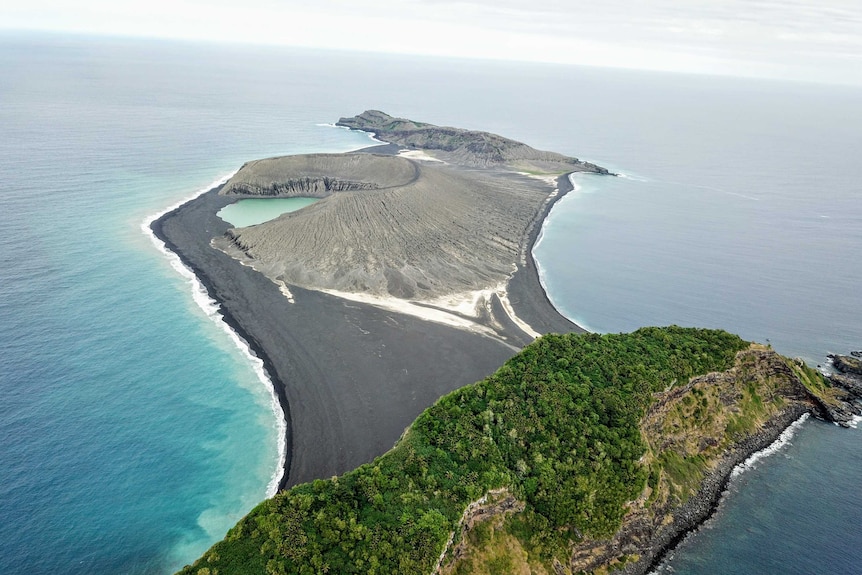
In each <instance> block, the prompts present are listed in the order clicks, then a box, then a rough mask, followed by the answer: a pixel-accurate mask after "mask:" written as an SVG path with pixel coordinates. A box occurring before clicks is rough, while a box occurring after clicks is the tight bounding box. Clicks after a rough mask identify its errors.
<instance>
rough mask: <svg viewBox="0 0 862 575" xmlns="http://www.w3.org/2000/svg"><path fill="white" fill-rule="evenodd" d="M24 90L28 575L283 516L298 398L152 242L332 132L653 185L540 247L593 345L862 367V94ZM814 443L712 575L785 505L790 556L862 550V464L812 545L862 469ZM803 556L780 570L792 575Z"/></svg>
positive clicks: (363, 60)
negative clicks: (675, 338) (653, 344)
mask: <svg viewBox="0 0 862 575" xmlns="http://www.w3.org/2000/svg"><path fill="white" fill-rule="evenodd" d="M0 74H2V77H3V78H4V82H3V83H0V99H2V102H3V105H2V106H0V135H2V136H3V137H2V138H0V158H2V161H0V269H2V270H3V271H2V276H0V277H2V281H0V325H2V326H3V327H4V329H3V330H0V350H2V354H0V365H2V369H0V394H2V401H0V434H2V437H4V438H6V439H5V440H4V441H3V442H2V443H0V461H2V466H0V517H3V518H4V521H3V522H2V523H0V572H2V573H13V574H18V573H22V574H23V573H28V574H29V573H82V572H86V573H159V572H170V571H171V570H173V569H175V568H176V567H178V566H181V565H182V564H184V563H186V562H189V561H191V560H193V559H194V558H195V557H196V556H197V555H198V554H199V553H200V552H201V551H202V550H203V549H205V548H206V547H207V546H208V545H209V544H211V543H212V542H213V541H215V540H217V539H220V538H221V537H222V536H223V535H224V532H225V530H226V529H227V528H228V527H229V526H230V525H232V524H233V523H234V522H235V521H236V520H237V519H238V518H239V517H241V516H242V515H244V514H245V513H246V512H247V511H248V510H249V509H251V507H252V506H253V505H254V504H255V503H256V502H257V501H258V500H259V499H261V498H262V497H263V496H264V495H265V493H266V490H267V486H268V485H269V484H270V482H271V481H272V479H273V473H274V472H275V469H276V467H277V460H278V432H277V425H276V418H275V417H274V416H273V414H272V406H271V399H270V395H269V392H268V390H267V389H266V387H265V386H264V385H263V384H262V383H261V381H260V380H259V376H258V374H257V373H256V371H255V368H254V365H253V363H252V362H250V361H249V360H248V358H247V357H246V356H245V355H244V353H243V352H242V351H241V350H240V349H239V348H238V347H237V345H236V343H235V342H234V341H233V340H232V339H231V337H230V336H229V335H228V334H227V333H226V332H225V331H224V330H223V329H222V327H221V326H220V325H219V324H218V323H217V322H214V321H213V320H212V317H211V313H212V309H211V307H209V306H207V304H206V302H201V303H202V304H203V305H199V303H198V302H197V301H196V300H195V297H194V296H193V293H194V292H193V286H192V285H191V284H190V283H189V280H188V279H186V278H184V277H183V276H182V275H181V274H179V273H177V271H176V269H174V267H172V265H171V262H170V260H169V259H168V258H166V257H165V256H164V255H163V254H162V253H160V252H159V251H158V250H157V249H156V247H155V246H154V244H153V243H152V241H151V239H150V238H149V237H148V236H147V235H146V234H144V233H142V231H141V223H142V222H143V221H144V220H145V219H146V218H147V217H149V216H152V215H153V214H155V213H158V212H159V211H161V210H163V209H165V208H167V207H168V206H170V205H173V204H175V203H177V202H178V201H180V200H182V199H184V198H188V197H190V196H191V195H192V194H194V193H195V192H196V191H198V190H201V189H204V188H206V187H208V185H210V184H211V182H212V181H213V180H214V179H216V178H217V177H222V176H225V175H227V174H228V173H230V172H232V171H234V170H236V169H237V168H238V167H239V166H240V165H242V163H243V162H245V161H247V160H250V159H255V158H260V157H266V156H272V155H279V154H289V153H304V152H322V151H344V150H348V149H353V148H357V147H362V146H365V145H368V143H369V139H368V138H367V136H364V135H362V134H355V133H350V132H347V131H344V130H337V129H333V128H331V127H327V126H323V125H319V124H326V123H330V122H332V121H334V120H336V119H337V118H338V117H340V116H343V115H352V114H355V113H358V112H360V111H362V110H364V109H366V108H378V109H383V110H385V111H388V112H389V113H392V114H395V115H401V116H407V117H413V118H416V119H419V120H424V121H430V122H435V123H439V124H445V125H457V126H463V127H467V128H476V129H484V130H490V131H493V132H497V133H501V134H504V135H506V136H510V137H514V138H517V139H520V140H523V141H526V142H528V143H530V144H532V145H534V146H536V147H539V148H543V149H550V150H556V151H560V152H564V153H569V154H575V155H580V156H581V157H583V158H584V159H588V160H592V161H596V162H598V163H601V164H603V165H606V166H607V167H609V168H611V169H614V170H615V171H621V172H624V173H626V174H629V175H630V176H631V179H625V178H622V179H583V180H579V185H580V187H581V190H580V191H579V192H576V193H572V194H570V195H569V196H567V197H566V198H565V199H564V200H563V201H561V202H560V203H559V204H558V205H557V206H556V207H555V209H554V211H553V214H552V216H551V218H550V219H549V221H548V224H547V227H546V229H545V232H546V233H545V237H544V239H543V241H542V243H541V245H540V246H539V248H537V250H536V254H537V256H538V258H539V261H540V264H541V265H542V269H543V271H544V276H545V282H546V285H547V286H548V288H549V293H550V296H551V297H552V299H553V300H554V302H555V303H556V304H557V305H558V306H559V307H560V308H561V309H563V310H564V311H565V312H566V313H567V314H570V315H571V316H572V317H574V318H575V319H577V320H579V321H583V322H584V323H586V324H587V325H588V326H590V327H593V328H595V329H599V330H603V331H622V330H628V329H633V328H635V327H638V326H640V325H645V324H656V323H659V324H661V323H680V324H685V325H692V324H701V325H707V326H719V327H724V328H726V329H728V330H731V331H737V332H739V333H741V334H742V335H743V336H745V337H749V338H753V339H754V338H756V339H761V340H764V339H767V338H768V339H770V341H771V342H772V343H773V344H774V345H775V346H776V348H777V349H778V350H779V351H781V352H783V353H788V354H791V355H802V356H804V357H805V358H806V359H809V360H810V361H814V362H816V361H820V360H822V356H823V354H824V353H825V352H826V351H844V350H847V349H859V348H862V330H860V327H859V322H858V319H859V315H858V310H859V309H860V301H859V297H860V296H859V291H858V290H857V289H856V286H858V285H860V283H862V278H860V276H859V273H860V272H859V270H858V269H857V268H854V267H852V266H850V267H847V266H844V265H842V264H843V263H845V262H846V261H848V260H852V258H853V257H854V254H858V253H860V251H862V219H860V218H862V216H860V212H859V207H858V201H856V200H857V198H856V194H855V190H856V187H857V186H858V182H859V181H862V173H860V171H859V170H860V169H862V167H860V165H859V164H858V163H856V162H855V160H854V158H853V157H852V156H850V155H849V151H850V150H856V149H860V146H859V144H860V142H859V138H860V134H862V127H860V126H859V125H858V122H857V121H856V120H854V118H856V117H857V115H856V114H855V103H856V102H858V101H859V95H860V94H859V93H858V91H853V90H852V89H838V88H829V87H822V86H805V85H794V84H779V83H766V82H755V81H739V80H728V79H720V78H693V77H687V76H673V75H662V74H647V73H637V72H623V71H603V70H596V69H580V68H562V67H555V66H540V65H518V64H502V63H487V62H484V63H475V62H459V61H451V60H436V59H422V58H402V57H397V56H393V57H382V56H370V55H366V54H355V55H344V54H339V53H334V52H331V53H328V52H320V53H316V52H310V51H303V50H280V49H274V48H250V47H246V48H244V47H221V46H217V45H205V44H201V45H194V44H180V43H167V42H148V41H119V40H104V39H101V40H94V39H87V38H74V37H63V36H54V37H51V36H27V35H23V36H22V35H14V36H11V35H6V36H2V37H0ZM263 86H265V87H266V88H265V89H263V88H261V87H263ZM465 93H466V94H471V98H464V94H465ZM854 122H856V123H854ZM746 196H747V197H748V198H746ZM750 198H756V199H754V200H752V199H750ZM823 216H826V217H823ZM809 429H812V430H815V431H813V432H810V433H809V431H808V430H809ZM808 436H812V437H815V438H816V440H815V441H803V438H805V437H808ZM798 437H799V439H798V442H797V440H794V446H793V449H794V450H797V449H798V450H797V451H792V452H791V451H788V453H792V454H793V457H794V458H795V459H794V461H795V462H797V463H798V464H797V463H794V464H793V465H788V464H787V463H786V461H785V459H783V457H784V456H781V455H779V456H774V457H773V458H772V459H771V460H769V461H770V463H765V464H764V465H763V466H762V467H761V468H759V469H758V470H757V471H755V472H752V473H750V474H746V476H745V477H746V478H745V483H744V484H743V485H742V486H741V487H740V489H739V493H740V494H745V493H749V492H750V493H753V494H756V495H755V496H754V499H753V500H747V499H744V498H737V497H735V496H734V497H731V498H730V500H729V502H728V504H727V506H726V507H725V510H724V511H722V513H720V514H719V517H718V518H717V521H716V522H715V524H714V525H713V526H712V527H711V528H710V530H709V532H705V533H706V537H699V538H694V539H693V541H694V543H693V544H692V545H690V546H689V547H687V548H686V551H684V552H682V553H680V554H679V555H678V557H682V556H685V557H688V558H691V559H692V560H693V561H695V563H693V564H692V565H693V566H691V567H685V569H688V571H685V572H687V573H709V572H712V571H713V570H716V572H717V570H718V569H719V567H718V566H719V565H721V564H723V563H722V562H724V563H727V561H729V559H728V557H730V558H731V559H732V560H736V559H734V558H736V557H740V558H743V557H745V556H753V557H755V558H756V557H759V556H760V555H761V552H760V549H761V547H762V543H761V542H759V541H758V540H757V539H754V538H752V539H751V541H750V544H747V543H746V542H747V541H748V539H746V538H743V539H742V540H741V541H740V542H739V543H740V544H741V545H742V546H743V548H745V549H744V550H740V551H733V552H732V553H731V552H729V553H731V554H730V555H728V554H727V553H725V554H724V555H723V556H721V557H716V556H714V555H711V553H712V551H710V550H709V549H707V548H706V547H703V546H701V545H700V544H699V543H697V541H701V540H702V541H707V542H709V543H710V548H711V549H713V550H715V549H718V550H719V552H721V550H723V549H731V546H730V544H729V541H730V539H728V538H729V537H730V538H732V537H733V536H734V534H735V533H737V532H738V531H739V526H740V525H742V524H743V523H744V522H745V521H746V519H745V518H746V517H749V516H751V515H752V514H754V513H755V510H759V509H760V508H761V507H762V505H761V504H760V501H761V500H762V498H763V497H764V496H763V494H762V493H763V492H762V491H759V490H764V489H765V490H767V491H769V492H770V493H771V495H772V496H773V497H775V500H770V501H778V500H781V501H783V503H782V504H781V505H779V504H778V503H774V504H773V503H770V504H769V506H770V507H772V506H773V505H774V507H775V508H776V509H781V510H782V511H781V514H780V515H776V516H774V517H770V516H768V515H766V516H764V517H765V519H764V520H763V521H762V523H761V524H760V525H759V526H758V527H757V528H756V529H758V530H760V531H762V533H763V534H764V536H765V537H768V538H771V539H772V540H773V541H775V542H779V543H780V542H782V541H786V540H789V536H790V535H794V536H796V535H799V536H800V537H801V540H802V541H807V542H809V545H808V549H807V553H808V554H809V555H817V556H821V557H823V558H824V561H825V562H828V561H839V562H840V559H839V558H836V556H835V554H836V553H838V551H837V550H836V549H835V548H834V547H833V546H832V545H831V544H829V543H828V542H827V541H826V539H824V538H822V537H820V535H819V533H820V531H824V532H826V533H827V534H831V535H833V536H835V537H840V538H842V540H843V541H844V544H845V545H846V546H848V547H852V548H855V549H859V548H862V532H860V529H859V527H858V525H860V524H862V515H860V513H859V511H858V510H857V509H856V508H855V507H853V506H852V505H845V504H844V503H843V502H844V500H845V499H846V494H847V493H855V492H858V489H859V486H860V485H862V477H860V476H859V475H858V469H860V468H862V466H858V465H856V466H853V465H852V464H851V465H849V467H847V468H846V469H845V470H844V472H841V473H835V474H830V476H829V477H830V480H831V482H830V483H828V484H827V486H824V487H818V489H822V498H823V499H822V500H821V504H822V506H823V508H824V509H832V510H834V512H830V515H831V516H834V517H840V518H841V520H840V521H837V522H830V521H827V519H825V518H821V517H818V518H817V519H816V520H812V521H811V522H809V523H804V522H803V525H802V526H799V525H798V524H792V526H790V525H791V524H789V523H788V522H786V521H785V520H784V518H785V517H786V516H788V515H794V514H796V515H798V516H800V517H804V516H805V514H806V513H808V512H809V511H808V509H807V508H806V507H805V506H803V505H802V504H797V503H798V502H794V501H795V498H796V497H797V492H796V491H795V486H796V485H811V483H810V481H811V480H813V479H816V478H817V477H818V476H819V475H821V470H822V469H844V468H842V467H841V465H840V464H843V463H844V460H845V459H846V460H848V461H849V462H850V463H852V461H854V460H853V459H852V457H851V456H849V455H848V454H852V453H854V451H853V450H854V449H856V448H858V445H859V442H858V432H856V431H850V432H844V431H840V430H837V429H833V428H832V427H827V426H818V424H816V423H808V424H806V426H805V428H804V430H803V432H801V433H800V434H799V436H798ZM771 467H774V468H775V469H776V470H778V471H777V475H774V476H770V475H766V476H764V475H762V474H761V470H762V469H764V470H765V469H769V468H771ZM782 506H783V507H782ZM734 510H737V511H736V512H738V513H739V514H740V515H739V516H740V517H742V519H741V520H740V521H741V522H740V521H736V520H730V522H729V523H728V524H727V525H729V526H730V527H728V530H727V531H722V528H721V527H720V525H721V524H722V523H721V522H722V521H724V519H723V517H726V516H727V517H733V515H732V513H734V512H735V511H734ZM787 529H791V530H792V531H793V533H792V534H788V533H787V531H786V530H787ZM746 545H747V547H746ZM802 547H804V546H802ZM802 547H800V546H797V545H794V546H790V545H788V546H787V547H786V548H783V549H781V550H780V551H781V552H780V553H773V555H775V556H779V557H780V558H781V559H782V560H783V563H782V564H781V565H782V566H783V568H785V570H786V571H787V572H792V568H793V567H792V566H793V565H796V564H797V563H798V562H799V559H798V557H797V556H796V555H795V554H796V553H799V552H800V549H801V548H802ZM851 557H852V554H851ZM674 561H677V559H675V560H674ZM739 561H743V559H739ZM800 564H804V563H800ZM825 564H828V563H825ZM836 564H841V563H836ZM675 565H677V564H676V563H673V564H672V565H671V568H677V567H675ZM678 565H680V567H679V569H680V570H682V569H683V567H682V566H681V565H682V564H678ZM739 565H741V566H745V568H740V569H741V571H747V572H756V571H757V570H758V568H757V565H758V564H757V563H754V564H747V563H739ZM761 566H762V565H761ZM769 568H770V569H772V570H773V571H774V570H776V569H778V568H777V567H775V565H774V564H770V567H769ZM779 570H780V569H779ZM853 570H854V569H852V568H850V567H848V568H847V569H845V570H844V572H849V571H853ZM760 572H763V569H760Z"/></svg>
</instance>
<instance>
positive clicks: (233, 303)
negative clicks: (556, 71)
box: [153, 189, 577, 489]
mask: <svg viewBox="0 0 862 575" xmlns="http://www.w3.org/2000/svg"><path fill="white" fill-rule="evenodd" d="M558 197H559V196H558ZM234 201H236V198H226V197H224V196H219V195H218V189H213V190H210V191H209V192H207V193H205V194H203V195H201V196H199V197H198V198H196V199H194V200H192V201H190V202H188V203H186V204H184V205H182V206H181V207H179V208H177V209H176V210H174V211H172V212H170V213H168V214H166V215H165V216H163V217H162V218H160V219H158V220H156V221H155V222H154V223H153V230H154V232H155V233H156V235H157V236H158V237H159V238H160V239H161V240H162V241H164V242H165V243H166V245H167V247H168V248H169V249H170V250H171V251H174V252H175V253H177V254H178V255H179V256H180V257H181V259H182V260H183V262H184V263H185V264H186V265H187V266H188V267H190V268H191V269H192V270H193V271H194V272H195V274H196V275H197V276H198V278H199V279H200V280H201V282H202V283H203V284H204V285H205V286H206V288H207V290H208V291H209V292H210V295H211V296H212V297H213V298H214V299H215V300H216V301H218V302H219V303H220V304H221V306H222V311H223V314H224V316H225V320H226V321H227V322H228V323H229V324H230V325H231V327H232V328H233V329H235V330H236V331H237V332H238V333H239V334H240V335H241V336H242V337H243V338H244V339H245V340H246V341H247V342H248V343H249V345H250V346H251V348H252V350H253V351H254V352H255V354H257V355H258V356H259V357H260V358H261V359H262V360H263V361H264V365H265V367H266V370H267V372H268V374H269V376H270V378H271V380H272V382H273V385H274V386H275V389H276V392H277V394H278V397H279V401H280V402H281V405H282V408H283V410H284V412H285V414H286V417H287V422H288V425H287V436H288V437H287V459H286V462H285V473H284V476H283V478H282V481H281V484H280V486H279V488H280V489H283V488H285V487H289V486H291V485H296V484H298V483H303V482H306V481H311V480H313V479H316V478H322V477H330V476H332V475H337V474H340V473H344V472H345V471H348V470H350V469H352V468H354V467H356V466H358V465H361V464H362V463H366V462H368V461H371V460H372V459H373V458H374V457H376V456H378V455H380V454H382V453H384V452H385V451H387V450H388V449H389V448H391V447H392V445H393V444H394V443H395V442H396V441H397V440H398V437H400V435H401V433H402V432H403V431H404V429H405V428H406V427H407V426H408V425H409V424H410V423H411V422H412V421H413V420H414V419H415V418H416V416H418V415H419V414H420V413H421V412H422V410H424V409H425V408H426V407H428V406H429V405H431V404H432V403H433V402H434V401H436V400H437V399H438V398H439V397H440V396H441V395H443V394H445V393H447V392H449V391H452V390H454V389H457V388H458V387H461V386H463V385H467V384H469V383H473V382H474V381H477V380H479V379H481V378H483V377H485V376H487V375H489V374H491V373H493V372H494V371H495V370H496V369H497V368H498V367H500V365H502V363H503V362H504V361H505V360H506V359H508V358H509V357H511V356H512V355H513V354H514V352H515V350H514V349H513V348H512V347H511V346H509V345H506V344H504V343H501V342H500V341H498V340H496V339H493V338H490V337H487V336H484V335H481V334H478V333H473V332H469V331H466V330H462V329H457V328H453V327H448V326H446V325H442V324H438V323H434V322H430V321H424V320H421V319H418V318H415V317H412V316H408V315H403V314H397V313H393V312H389V311H385V310H381V309H379V308H376V307H374V306H371V305H366V304H362V303H357V302H352V301H347V300H343V299H340V298H337V297H334V296H330V295H327V294H324V293H321V292H316V291H311V290H303V289H301V288H295V287H294V288H291V291H292V292H293V295H294V300H295V303H290V302H288V300H287V298H285V297H284V295H282V293H281V292H280V291H279V289H278V286H276V284H274V283H273V282H272V281H270V280H269V279H268V278H266V277H264V276H263V275H262V274H260V273H258V272H256V271H254V270H253V269H251V268H249V267H247V266H243V265H242V264H240V263H239V262H238V261H237V260H235V259H233V258H231V257H229V256H228V255H226V254H224V253H223V252H221V251H219V250H216V249H213V248H212V247H211V246H210V240H211V239H212V238H214V237H217V236H221V235H222V234H224V233H225V232H226V231H227V229H228V227H229V226H228V224H227V223H225V222H224V221H223V220H221V219H220V218H219V217H218V216H216V213H217V212H218V210H219V209H221V208H222V207H224V206H225V205H227V204H229V203H232V202H234ZM531 270H535V268H534V267H533V268H527V269H524V270H522V271H519V273H518V274H516V279H515V281H514V282H513V286H514V289H513V295H514V294H517V297H513V302H512V305H513V307H515V309H516V311H517V312H518V314H519V316H520V317H521V318H522V319H523V320H524V321H526V322H527V323H529V324H530V325H532V326H534V328H535V329H542V328H548V329H553V330H555V331H562V330H561V329H560V328H566V327H569V326H570V329H567V330H565V331H571V330H573V329H577V326H574V324H570V323H568V322H567V320H565V319H564V318H562V317H561V316H559V314H557V313H556V311H555V310H554V309H553V307H552V306H551V305H550V303H549V302H548V301H547V298H546V296H545V294H544V291H542V290H541V286H540V284H539V282H538V276H537V275H536V274H535V272H534V271H533V272H532V277H530V272H531ZM536 288H538V290H537V289H536ZM542 331H547V330H546V329H542Z"/></svg>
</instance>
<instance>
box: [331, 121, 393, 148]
mask: <svg viewBox="0 0 862 575" xmlns="http://www.w3.org/2000/svg"><path fill="white" fill-rule="evenodd" d="M317 125H318V126H321V127H324V128H337V129H339V130H347V131H348V132H362V133H363V134H366V135H368V137H369V138H370V139H371V141H373V142H377V143H378V144H382V145H385V144H389V142H384V141H383V140H378V139H377V134H376V133H375V132H369V131H367V130H357V129H356V128H348V127H347V126H337V125H336V124H335V123H333V122H330V123H323V124H317Z"/></svg>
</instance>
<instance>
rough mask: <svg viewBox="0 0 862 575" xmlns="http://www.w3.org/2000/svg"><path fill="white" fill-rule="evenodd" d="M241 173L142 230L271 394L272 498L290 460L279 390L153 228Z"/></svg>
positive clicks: (269, 490)
mask: <svg viewBox="0 0 862 575" xmlns="http://www.w3.org/2000/svg"><path fill="white" fill-rule="evenodd" d="M237 171H238V170H235V171H233V172H231V173H230V174H228V175H226V176H224V177H222V178H219V179H218V180H216V181H214V182H213V183H211V184H209V185H208V186H206V187H205V188H203V189H201V190H199V191H197V192H195V193H194V194H193V195H191V196H189V197H188V198H186V199H184V200H181V201H180V202H177V203H176V204H174V205H172V206H170V207H169V208H166V209H164V210H162V211H161V212H159V213H157V214H155V215H152V216H147V217H146V218H144V221H143V222H141V231H142V232H143V233H144V235H146V236H148V237H149V238H150V240H151V241H152V242H153V245H154V246H155V247H156V249H157V250H158V251H159V252H161V253H162V254H163V255H164V256H165V257H166V258H167V259H168V261H169V262H170V264H171V267H172V268H173V269H174V270H176V271H177V273H179V274H180V275H181V276H182V277H184V278H185V279H186V280H188V283H189V286H190V287H191V292H192V299H193V300H194V302H195V303H196V304H197V305H198V307H200V308H201V310H203V312H204V314H206V316H207V317H208V318H210V319H211V320H212V321H213V322H215V323H216V325H218V326H219V327H220V328H222V330H223V331H224V332H225V333H227V334H228V336H229V337H230V338H231V341H233V342H234V344H235V345H236V346H237V348H238V349H239V350H240V352H242V354H243V355H244V356H245V357H246V359H247V360H248V361H249V362H250V363H251V365H252V368H253V369H254V372H255V375H257V378H258V380H259V381H260V382H261V383H262V384H263V385H264V387H265V388H266V390H267V392H268V393H269V395H270V400H271V401H270V407H271V409H272V414H273V415H274V416H275V421H276V428H277V429H276V431H277V434H278V467H277V468H276V470H275V472H274V473H273V475H272V478H271V479H270V481H269V483H268V484H267V486H266V497H267V498H269V497H272V496H274V495H275V494H276V493H277V492H278V484H279V483H281V478H282V476H283V475H284V465H285V462H286V460H287V421H286V420H285V416H284V412H283V411H282V409H281V403H279V401H278V396H277V395H276V393H275V387H274V386H273V383H272V380H270V379H269V377H268V376H267V374H266V370H265V369H264V367H263V360H261V359H260V358H259V357H257V356H256V355H254V353H253V352H252V351H251V348H250V347H249V345H248V342H246V341H245V340H244V339H243V338H242V337H240V335H239V334H238V333H236V332H235V331H234V330H233V329H231V327H230V326H229V325H228V324H227V322H226V321H225V320H224V316H223V315H222V314H221V305H220V304H219V302H217V301H216V300H214V299H212V298H211V297H210V296H209V292H207V289H206V287H204V285H203V284H202V283H201V281H200V280H199V279H198V277H197V276H196V275H195V274H194V272H193V271H192V270H190V269H189V268H188V267H186V265H185V264H184V263H183V262H182V260H181V259H180V257H179V256H178V255H177V254H175V253H174V252H172V251H171V250H169V249H168V247H167V246H166V245H165V243H164V242H163V241H162V240H160V239H159V238H158V237H157V236H156V234H155V233H154V232H153V230H152V228H151V227H150V226H151V225H152V223H153V222H154V221H156V220H157V219H159V218H160V217H162V216H164V215H165V214H167V213H168V212H172V211H173V210H175V209H177V208H178V207H180V206H181V205H183V204H185V203H186V202H189V201H191V200H193V199H195V198H197V197H198V196H201V195H203V194H205V193H206V192H208V191H209V190H211V189H213V188H215V187H216V186H220V185H222V184H224V183H225V182H227V181H228V180H229V179H230V178H232V177H233V175H234V174H236V172H237Z"/></svg>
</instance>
